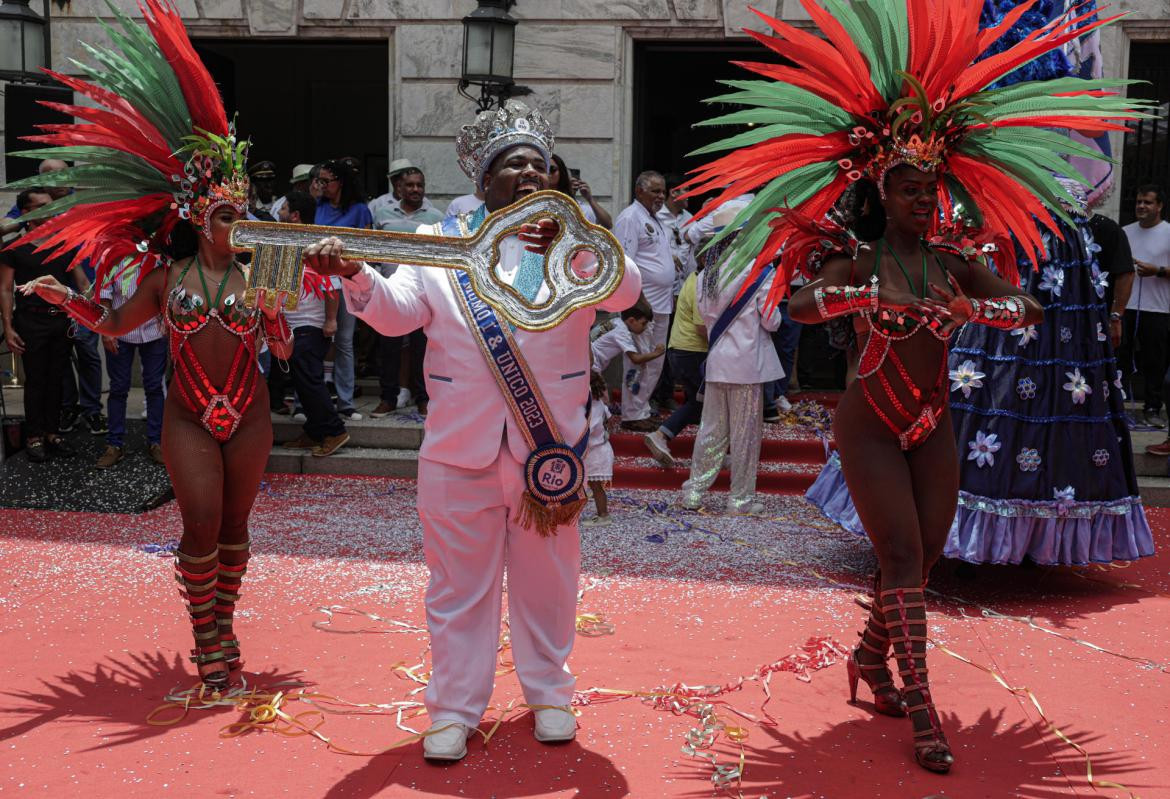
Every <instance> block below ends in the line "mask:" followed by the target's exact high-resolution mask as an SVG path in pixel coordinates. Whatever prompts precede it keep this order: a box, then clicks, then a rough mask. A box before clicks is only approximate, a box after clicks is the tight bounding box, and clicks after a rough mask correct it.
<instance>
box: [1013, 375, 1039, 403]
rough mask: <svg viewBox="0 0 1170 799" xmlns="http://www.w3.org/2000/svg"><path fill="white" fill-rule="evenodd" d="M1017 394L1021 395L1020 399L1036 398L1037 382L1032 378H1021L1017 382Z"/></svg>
mask: <svg viewBox="0 0 1170 799" xmlns="http://www.w3.org/2000/svg"><path fill="white" fill-rule="evenodd" d="M1016 393H1017V394H1019V395H1020V399H1024V400H1030V399H1032V398H1033V397H1035V396H1036V381H1034V380H1033V379H1032V378H1030V377H1021V378H1020V379H1019V380H1017V381H1016Z"/></svg>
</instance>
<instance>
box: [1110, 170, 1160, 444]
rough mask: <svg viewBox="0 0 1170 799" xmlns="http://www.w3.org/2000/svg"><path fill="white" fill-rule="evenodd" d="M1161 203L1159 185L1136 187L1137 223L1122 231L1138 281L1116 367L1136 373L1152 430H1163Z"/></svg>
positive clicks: (1146, 417) (1127, 308)
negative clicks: (1139, 373) (1156, 428)
mask: <svg viewBox="0 0 1170 799" xmlns="http://www.w3.org/2000/svg"><path fill="white" fill-rule="evenodd" d="M1164 200H1165V195H1164V194H1163V192H1162V188H1161V187H1160V186H1155V185H1151V184H1147V185H1144V186H1139V187H1138V190H1137V201H1136V204H1135V206H1134V216H1136V217H1137V221H1136V222H1132V223H1130V224H1128V225H1126V226H1125V227H1124V228H1123V230H1124V231H1125V236H1126V238H1127V239H1128V240H1129V247H1130V250H1131V251H1132V252H1133V261H1134V270H1135V272H1136V273H1137V278H1136V279H1135V280H1134V286H1133V290H1132V292H1131V293H1130V295H1129V303H1128V304H1127V305H1126V310H1125V337H1124V339H1125V341H1124V343H1123V345H1122V351H1121V353H1120V359H1119V361H1118V364H1119V366H1120V367H1121V370H1122V373H1123V375H1124V376H1125V377H1126V378H1128V377H1129V375H1130V373H1131V372H1132V371H1133V370H1134V367H1135V366H1136V371H1139V372H1141V375H1142V379H1143V384H1144V395H1143V402H1142V406H1143V411H1142V416H1143V418H1144V421H1145V422H1146V424H1149V425H1152V426H1154V427H1165V423H1164V422H1163V421H1162V419H1161V416H1160V413H1161V410H1162V394H1163V382H1164V378H1165V375H1166V336H1167V333H1168V332H1170V222H1166V221H1165V220H1163V219H1162V206H1163V202H1164ZM1135 345H1136V346H1135ZM1135 349H1136V350H1137V353H1136V354H1137V363H1136V364H1135V363H1134V351H1135ZM1129 396H1133V395H1132V393H1131V394H1129Z"/></svg>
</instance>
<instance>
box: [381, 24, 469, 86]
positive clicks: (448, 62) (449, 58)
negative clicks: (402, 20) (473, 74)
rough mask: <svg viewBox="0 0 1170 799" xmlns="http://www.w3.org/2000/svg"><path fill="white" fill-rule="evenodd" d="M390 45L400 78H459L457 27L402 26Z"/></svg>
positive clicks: (460, 58)
mask: <svg viewBox="0 0 1170 799" xmlns="http://www.w3.org/2000/svg"><path fill="white" fill-rule="evenodd" d="M394 41H395V47H396V48H397V51H398V63H399V67H400V73H399V74H400V75H401V76H402V78H404V79H410V78H458V77H459V74H460V71H461V70H462V68H463V28H462V27H461V26H459V25H410V26H406V25H403V26H402V27H400V28H399V29H398V30H397V31H396V33H395V37H394Z"/></svg>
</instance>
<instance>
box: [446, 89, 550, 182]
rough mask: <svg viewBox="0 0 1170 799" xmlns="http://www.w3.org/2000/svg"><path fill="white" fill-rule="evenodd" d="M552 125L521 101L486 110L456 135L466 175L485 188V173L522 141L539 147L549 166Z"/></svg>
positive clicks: (461, 164)
mask: <svg viewBox="0 0 1170 799" xmlns="http://www.w3.org/2000/svg"><path fill="white" fill-rule="evenodd" d="M553 143H554V139H553V132H552V126H551V125H549V124H548V120H546V119H545V118H544V115H543V114H541V113H540V112H539V111H537V110H536V109H535V108H529V107H528V106H526V105H525V104H524V103H521V102H519V101H518V100H508V101H507V102H506V103H504V105H503V107H501V108H498V109H496V110H495V111H482V112H480V114H479V116H477V117H476V118H475V122H473V123H472V124H470V125H464V126H463V127H462V128H460V129H459V135H458V136H456V137H455V151H456V152H457V153H458V155H459V166H460V168H462V169H463V172H464V174H466V175H467V177H469V178H471V179H472V181H474V182H475V185H476V187H477V188H483V176H484V174H486V173H487V171H488V167H490V166H491V165H492V161H493V160H495V157H496V156H497V155H499V154H500V153H502V152H503V151H504V150H507V149H508V148H509V147H515V146H516V145H518V144H527V145H530V146H532V147H535V148H536V149H537V150H539V151H540V154H541V155H543V156H544V161H545V165H546V166H547V165H548V161H549V158H550V156H551V154H552V149H553Z"/></svg>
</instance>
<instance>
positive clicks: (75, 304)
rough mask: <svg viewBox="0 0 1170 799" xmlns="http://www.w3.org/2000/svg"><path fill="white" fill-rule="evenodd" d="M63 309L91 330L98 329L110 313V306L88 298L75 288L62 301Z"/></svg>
mask: <svg viewBox="0 0 1170 799" xmlns="http://www.w3.org/2000/svg"><path fill="white" fill-rule="evenodd" d="M61 310H63V311H65V313H66V314H68V315H69V316H70V318H72V319H75V320H77V321H78V322H79V323H81V324H83V325H85V326H86V327H88V328H89V329H90V330H97V329H98V326H99V325H101V323H102V322H104V321H106V317H107V316H109V315H110V309H109V308H107V307H106V306H104V305H102V304H100V303H96V302H94V301H93V300H90V299H86V298H85V297H83V296H81V295H80V294H78V293H77V292H76V291H74V290H73V289H69V296H68V297H66V298H65V302H63V303H61Z"/></svg>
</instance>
